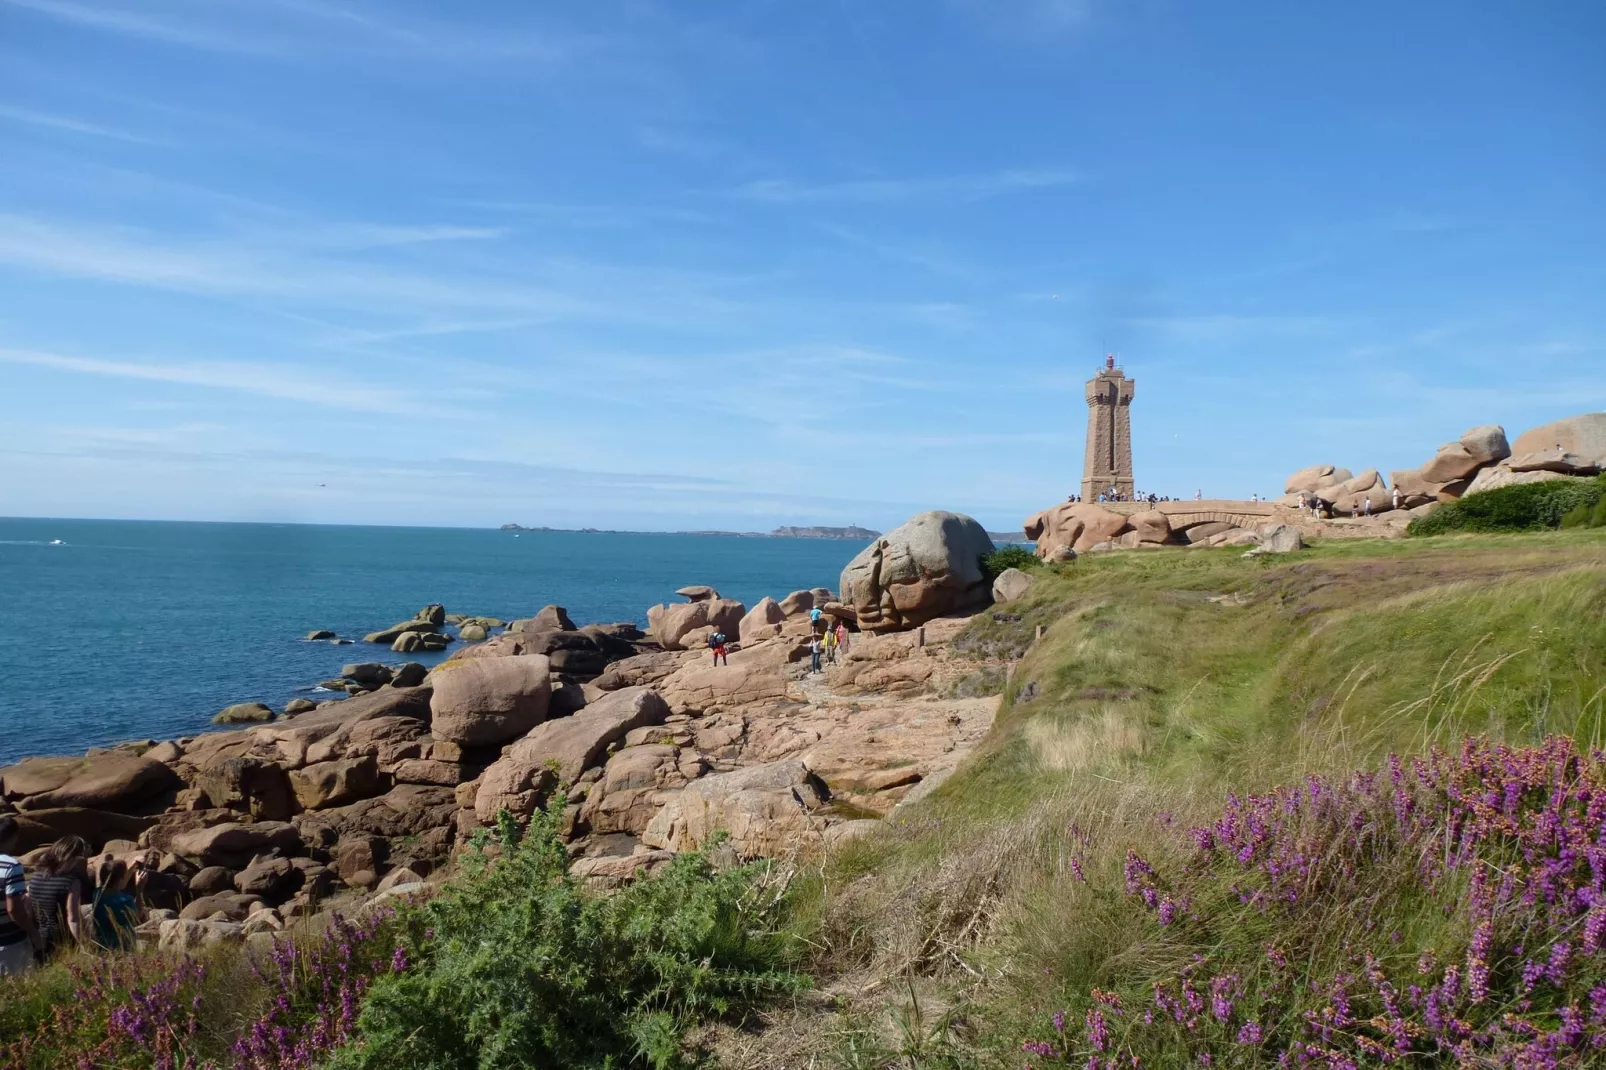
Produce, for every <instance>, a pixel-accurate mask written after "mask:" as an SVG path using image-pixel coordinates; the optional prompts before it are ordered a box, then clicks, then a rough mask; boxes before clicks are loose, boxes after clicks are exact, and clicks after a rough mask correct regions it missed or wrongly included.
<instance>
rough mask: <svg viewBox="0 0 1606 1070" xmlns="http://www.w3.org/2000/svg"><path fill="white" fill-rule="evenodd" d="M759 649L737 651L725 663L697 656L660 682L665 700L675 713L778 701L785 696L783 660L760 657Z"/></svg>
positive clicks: (708, 711) (708, 710)
mask: <svg viewBox="0 0 1606 1070" xmlns="http://www.w3.org/2000/svg"><path fill="white" fill-rule="evenodd" d="M760 652H761V651H755V650H748V651H743V652H742V653H740V654H738V655H736V660H735V661H732V662H731V663H730V664H728V665H714V664H712V663H711V659H707V660H705V659H702V658H699V659H698V660H697V661H695V662H692V663H691V664H690V665H684V666H682V667H681V668H679V669H678V670H676V671H675V672H674V673H673V674H672V675H670V676H669V677H667V678H665V679H664V680H663V682H662V683H660V684H659V689H660V690H661V691H662V693H663V697H664V701H666V702H668V703H669V708H670V709H671V710H673V711H674V712H676V713H696V714H701V713H710V712H712V711H715V710H722V709H734V708H736V707H738V706H757V705H760V704H766V703H770V704H773V703H777V702H779V701H781V700H782V699H784V698H785V697H786V671H785V662H784V661H783V660H780V659H778V658H759V657H756V656H754V655H756V654H758V653H760Z"/></svg>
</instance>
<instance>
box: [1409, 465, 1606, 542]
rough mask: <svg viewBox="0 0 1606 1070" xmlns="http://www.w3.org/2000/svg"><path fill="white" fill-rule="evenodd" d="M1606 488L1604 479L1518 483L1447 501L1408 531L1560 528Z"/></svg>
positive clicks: (1439, 532)
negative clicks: (1564, 521) (1570, 516)
mask: <svg viewBox="0 0 1606 1070" xmlns="http://www.w3.org/2000/svg"><path fill="white" fill-rule="evenodd" d="M1603 489H1606V485H1603V483H1602V481H1601V480H1599V479H1597V480H1595V481H1594V482H1584V481H1581V480H1575V479H1547V480H1545V481H1544V482H1542V483H1518V484H1516V485H1514V486H1510V487H1499V488H1497V489H1495V490H1486V491H1482V492H1480V493H1477V494H1468V495H1467V496H1466V497H1465V498H1462V499H1461V500H1460V501H1454V502H1448V503H1446V504H1444V505H1441V506H1439V507H1438V508H1437V509H1435V510H1433V511H1432V512H1431V513H1429V514H1428V515H1427V516H1420V517H1417V518H1416V519H1415V520H1413V521H1411V526H1410V527H1409V528H1407V529H1406V533H1407V534H1409V535H1417V536H1421V535H1444V534H1448V533H1449V532H1453V531H1478V532H1488V531H1543V530H1546V529H1549V528H1558V527H1560V526H1561V525H1562V520H1563V518H1565V517H1567V516H1568V515H1569V514H1571V513H1573V512H1574V511H1576V510H1577V509H1579V508H1580V507H1584V508H1587V509H1589V510H1591V511H1592V510H1594V508H1595V506H1596V504H1597V503H1599V502H1600V501H1601V498H1602V491H1603Z"/></svg>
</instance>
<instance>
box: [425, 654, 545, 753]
mask: <svg viewBox="0 0 1606 1070" xmlns="http://www.w3.org/2000/svg"><path fill="white" fill-rule="evenodd" d="M430 680H431V682H432V683H433V684H434V694H433V696H432V697H431V699H430V703H429V708H430V717H431V728H430V730H431V732H432V733H433V735H434V736H435V738H436V739H442V740H447V741H449V742H452V743H458V744H462V745H464V746H470V747H479V746H485V745H488V744H497V743H508V742H511V741H512V740H515V739H518V738H519V737H520V736H522V735H524V734H525V733H526V732H528V731H529V730H530V729H532V728H534V727H535V726H536V725H538V724H540V723H541V722H542V721H544V720H546V715H547V703H548V702H549V701H550V699H551V697H552V674H551V668H550V664H549V663H548V661H547V659H546V657H545V656H544V655H541V654H523V655H519V656H516V657H505V658H470V659H463V660H460V661H451V662H447V663H446V664H445V665H442V666H439V667H438V668H437V669H436V670H435V672H433V673H431V674H430Z"/></svg>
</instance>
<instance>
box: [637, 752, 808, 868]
mask: <svg viewBox="0 0 1606 1070" xmlns="http://www.w3.org/2000/svg"><path fill="white" fill-rule="evenodd" d="M830 797H831V793H830V789H828V788H827V787H826V786H825V782H824V781H822V780H821V779H820V778H819V777H817V776H815V775H814V774H813V773H811V772H809V769H808V766H806V765H804V764H803V763H802V762H801V761H798V760H796V759H788V760H785V761H779V762H771V763H770V764H768V765H755V766H750V767H748V768H746V769H737V770H735V771H734V772H730V773H720V774H717V775H714V776H708V777H703V778H702V779H700V780H694V781H692V782H691V783H690V784H689V785H687V787H686V788H685V789H684V790H682V791H680V792H679V793H678V794H676V795H673V796H671V797H670V798H669V799H668V800H667V801H666V802H665V804H664V806H663V808H662V809H660V810H659V811H658V813H657V814H656V815H654V817H653V818H652V820H651V822H649V823H648V825H647V828H646V829H645V830H644V831H643V832H642V836H641V839H642V842H643V843H646V844H647V845H649V846H651V847H660V848H664V849H666V850H670V851H693V850H697V849H698V848H700V847H704V846H707V845H708V844H709V843H710V842H711V841H712V840H713V838H714V836H715V835H716V834H717V833H721V832H723V833H726V834H727V835H728V836H729V837H730V844H731V847H732V848H734V849H735V851H736V853H737V854H738V855H740V856H742V857H744V858H755V857H759V856H770V855H779V854H782V853H784V852H786V851H788V850H795V849H796V848H797V847H799V846H800V845H802V844H805V843H807V842H808V841H809V840H811V839H817V838H818V837H819V836H820V835H821V834H822V831H823V825H824V822H823V821H821V820H820V818H818V817H816V816H815V812H816V811H818V810H819V809H820V808H821V807H823V806H824V805H825V804H826V802H827V801H829V799H830Z"/></svg>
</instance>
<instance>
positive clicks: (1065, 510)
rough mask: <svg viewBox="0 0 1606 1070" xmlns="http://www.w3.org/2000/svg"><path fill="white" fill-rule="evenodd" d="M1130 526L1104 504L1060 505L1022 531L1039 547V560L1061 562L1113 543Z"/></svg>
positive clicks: (1037, 517) (1024, 526)
mask: <svg viewBox="0 0 1606 1070" xmlns="http://www.w3.org/2000/svg"><path fill="white" fill-rule="evenodd" d="M1168 524H1169V522H1168ZM1128 526H1129V522H1128V520H1127V518H1126V517H1125V516H1124V515H1122V514H1121V513H1117V512H1114V511H1112V510H1109V509H1106V508H1104V507H1103V506H1102V505H1096V504H1093V503H1091V502H1061V503H1060V504H1059V505H1056V506H1054V508H1052V509H1045V510H1043V511H1042V512H1041V513H1037V514H1035V515H1033V516H1031V517H1029V518H1027V520H1026V523H1025V524H1024V525H1023V526H1022V530H1023V531H1024V532H1025V534H1026V537H1027V538H1028V539H1031V540H1032V541H1034V542H1035V543H1036V544H1037V556H1038V557H1039V558H1041V559H1043V560H1044V561H1061V560H1067V559H1070V558H1074V557H1075V555H1076V554H1077V553H1086V552H1087V551H1088V550H1091V549H1092V548H1093V547H1095V546H1097V545H1099V544H1100V543H1106V542H1112V541H1114V540H1115V538H1116V537H1117V536H1119V535H1120V534H1121V533H1122V532H1123V531H1126V530H1127V528H1128ZM1167 530H1169V528H1168V529H1167ZM1068 551H1075V553H1068Z"/></svg>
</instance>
